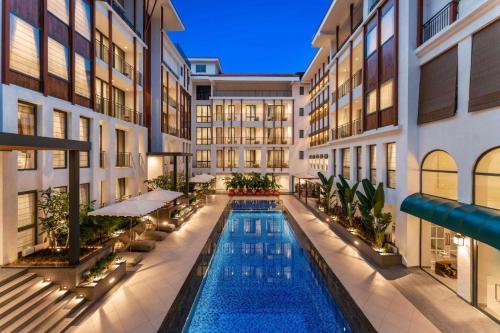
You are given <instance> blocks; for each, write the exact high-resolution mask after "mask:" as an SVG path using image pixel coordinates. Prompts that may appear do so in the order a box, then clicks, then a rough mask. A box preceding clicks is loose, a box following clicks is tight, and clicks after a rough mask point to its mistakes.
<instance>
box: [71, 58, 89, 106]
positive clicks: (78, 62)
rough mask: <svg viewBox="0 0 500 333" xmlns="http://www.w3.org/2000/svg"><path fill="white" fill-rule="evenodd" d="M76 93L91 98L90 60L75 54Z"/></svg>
mask: <svg viewBox="0 0 500 333" xmlns="http://www.w3.org/2000/svg"><path fill="white" fill-rule="evenodd" d="M75 92H76V93H77V94H78V95H80V96H83V97H87V98H90V60H88V59H86V58H84V57H82V56H81V55H79V54H77V53H75Z"/></svg>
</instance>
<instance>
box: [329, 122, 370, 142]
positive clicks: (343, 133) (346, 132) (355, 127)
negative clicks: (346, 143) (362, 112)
mask: <svg viewBox="0 0 500 333" xmlns="http://www.w3.org/2000/svg"><path fill="white" fill-rule="evenodd" d="M362 132H363V126H362V123H361V120H359V119H356V120H353V121H352V133H351V124H350V123H347V124H343V125H340V126H339V127H338V128H337V129H335V128H334V129H332V130H331V134H332V136H331V139H332V140H335V139H337V136H336V134H337V133H338V138H339V139H342V138H348V137H350V136H353V135H358V134H361V133H362Z"/></svg>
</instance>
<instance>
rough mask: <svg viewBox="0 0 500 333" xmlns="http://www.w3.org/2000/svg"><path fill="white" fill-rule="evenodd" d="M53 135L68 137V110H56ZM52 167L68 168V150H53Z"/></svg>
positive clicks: (55, 136)
mask: <svg viewBox="0 0 500 333" xmlns="http://www.w3.org/2000/svg"><path fill="white" fill-rule="evenodd" d="M52 120H53V128H52V136H53V137H54V138H58V139H66V138H67V132H66V123H67V121H66V112H62V111H54V113H53V116H52ZM52 167H53V168H54V169H64V168H66V151H65V150H54V151H53V152H52Z"/></svg>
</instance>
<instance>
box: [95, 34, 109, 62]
mask: <svg viewBox="0 0 500 333" xmlns="http://www.w3.org/2000/svg"><path fill="white" fill-rule="evenodd" d="M95 43H96V46H95V47H96V50H95V52H96V56H97V57H98V58H99V59H101V60H102V61H104V62H105V63H107V64H109V48H108V47H107V46H106V45H104V44H103V43H101V41H99V40H97V39H96V41H95Z"/></svg>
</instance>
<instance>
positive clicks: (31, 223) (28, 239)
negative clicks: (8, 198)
mask: <svg viewBox="0 0 500 333" xmlns="http://www.w3.org/2000/svg"><path fill="white" fill-rule="evenodd" d="M36 205H37V202H36V192H28V193H19V194H18V195H17V251H18V252H22V251H23V250H24V249H26V248H28V247H30V246H33V245H35V244H36V243H37V236H36V234H37V214H36Z"/></svg>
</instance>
